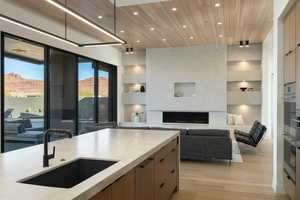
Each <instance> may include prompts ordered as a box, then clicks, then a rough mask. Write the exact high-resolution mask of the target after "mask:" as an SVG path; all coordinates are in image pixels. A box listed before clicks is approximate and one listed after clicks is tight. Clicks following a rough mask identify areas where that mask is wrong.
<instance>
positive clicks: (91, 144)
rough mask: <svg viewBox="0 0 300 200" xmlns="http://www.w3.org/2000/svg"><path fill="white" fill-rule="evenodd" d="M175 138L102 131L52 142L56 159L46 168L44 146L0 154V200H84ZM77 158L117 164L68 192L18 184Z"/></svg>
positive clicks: (158, 133)
mask: <svg viewBox="0 0 300 200" xmlns="http://www.w3.org/2000/svg"><path fill="white" fill-rule="evenodd" d="M178 135H179V132H178V131H156V130H127V129H105V130H101V131H97V132H92V133H88V134H84V135H80V136H77V137H73V138H72V139H64V140H59V141H55V142H51V143H49V152H50V153H52V147H53V146H54V145H55V146H56V156H55V158H54V159H51V160H50V161H49V163H50V167H49V168H43V167H42V164H43V145H37V146H33V147H29V148H25V149H20V150H16V151H12V152H8V153H4V154H0V199H1V200H17V199H22V200H73V199H74V200H87V199H89V198H90V197H92V196H93V195H95V194H96V193H98V192H99V191H101V190H102V189H104V188H105V187H106V186H108V185H109V184H111V183H112V182H114V181H115V180H116V179H118V178H119V177H120V176H122V175H124V174H125V173H127V172H128V171H130V170H131V169H133V168H134V167H135V166H137V165H138V164H139V163H141V162H142V161H143V160H145V159H146V158H148V157H149V156H150V155H152V154H153V153H155V152H156V151H158V150H159V149H160V148H161V147H163V146H164V145H166V144H167V143H169V142H170V141H171V140H173V139H175V138H176V137H177V136H178ZM62 158H64V159H66V161H65V162H61V161H60V160H61V159H62ZM78 158H91V159H101V160H113V161H119V162H117V163H116V164H114V165H112V166H111V167H109V168H107V169H105V170H103V171H101V172H99V173H98V174H96V175H94V176H92V177H91V178H89V179H87V180H85V181H84V182H82V183H80V184H78V185H76V186H74V187H73V188H70V189H63V188H53V187H44V186H36V185H29V184H23V183H18V181H20V180H22V179H24V178H28V177H31V176H36V175H37V174H40V173H43V172H45V171H48V170H51V169H52V168H55V167H57V166H59V165H64V164H66V163H67V162H70V161H73V160H76V159H78Z"/></svg>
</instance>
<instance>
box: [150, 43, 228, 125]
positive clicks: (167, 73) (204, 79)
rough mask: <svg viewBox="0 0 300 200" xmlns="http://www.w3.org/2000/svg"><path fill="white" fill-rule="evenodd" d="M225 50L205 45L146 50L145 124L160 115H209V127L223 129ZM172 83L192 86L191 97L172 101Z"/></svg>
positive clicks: (152, 122)
mask: <svg viewBox="0 0 300 200" xmlns="http://www.w3.org/2000/svg"><path fill="white" fill-rule="evenodd" d="M226 56H227V48H226V46H225V45H208V46H193V47H177V48H157V49H156V48H155V49H147V50H146V65H147V69H146V74H147V77H146V82H147V94H146V104H147V108H146V109H147V123H148V124H150V125H151V124H153V125H154V124H155V125H157V124H159V123H162V112H163V111H186V112H209V125H218V126H223V125H226V112H227V94H226V91H227V66H226ZM175 83H194V85H195V86H194V87H195V88H194V91H195V93H194V94H193V95H192V96H183V97H174V90H175Z"/></svg>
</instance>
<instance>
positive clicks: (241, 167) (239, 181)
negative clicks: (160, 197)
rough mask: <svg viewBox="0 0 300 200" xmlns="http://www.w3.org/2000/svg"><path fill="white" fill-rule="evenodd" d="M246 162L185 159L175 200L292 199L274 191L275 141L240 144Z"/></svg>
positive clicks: (182, 163)
mask: <svg viewBox="0 0 300 200" xmlns="http://www.w3.org/2000/svg"><path fill="white" fill-rule="evenodd" d="M240 150H241V154H242V157H243V161H244V162H243V163H232V164H231V165H230V164H228V163H224V162H190V161H184V162H181V167H180V168H181V170H180V190H179V192H178V193H177V194H175V195H174V197H173V200H202V199H203V200H288V197H287V196H286V195H275V194H274V193H273V191H272V187H271V184H272V142H271V140H265V141H263V142H262V143H261V144H260V145H259V146H258V147H257V148H256V149H254V148H249V147H248V146H246V145H242V144H241V145H240Z"/></svg>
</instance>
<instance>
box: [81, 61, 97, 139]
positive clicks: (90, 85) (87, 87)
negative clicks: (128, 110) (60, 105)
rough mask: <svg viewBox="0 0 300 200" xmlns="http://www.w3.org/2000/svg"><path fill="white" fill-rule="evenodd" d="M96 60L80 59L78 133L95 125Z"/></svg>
mask: <svg viewBox="0 0 300 200" xmlns="http://www.w3.org/2000/svg"><path fill="white" fill-rule="evenodd" d="M95 75H96V69H95V62H94V61H93V60H90V59H86V58H81V57H79V59H78V122H79V127H78V128H79V129H78V133H79V134H82V133H86V132H88V131H89V129H90V127H91V126H93V125H95V121H96V116H95V115H96V114H95V105H96V100H95V90H96V81H95V80H96V78H95Z"/></svg>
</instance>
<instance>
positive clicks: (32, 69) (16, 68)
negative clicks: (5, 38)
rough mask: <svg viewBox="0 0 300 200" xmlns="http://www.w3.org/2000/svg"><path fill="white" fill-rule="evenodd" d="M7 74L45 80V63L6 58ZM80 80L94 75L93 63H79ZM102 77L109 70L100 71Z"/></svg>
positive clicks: (106, 75) (105, 75)
mask: <svg viewBox="0 0 300 200" xmlns="http://www.w3.org/2000/svg"><path fill="white" fill-rule="evenodd" d="M4 71H5V74H9V73H15V74H19V75H21V76H22V77H23V78H25V79H33V80H44V65H38V64H33V63H30V62H24V61H21V60H17V59H13V58H7V57H6V58H5V59H4ZM78 73H79V74H78V76H79V80H83V79H86V78H90V77H92V76H93V75H94V70H93V68H92V63H89V62H85V63H79V71H78ZM99 75H100V77H108V72H104V71H100V72H99Z"/></svg>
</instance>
